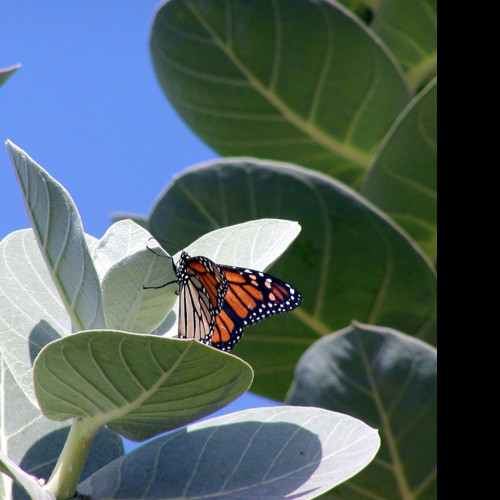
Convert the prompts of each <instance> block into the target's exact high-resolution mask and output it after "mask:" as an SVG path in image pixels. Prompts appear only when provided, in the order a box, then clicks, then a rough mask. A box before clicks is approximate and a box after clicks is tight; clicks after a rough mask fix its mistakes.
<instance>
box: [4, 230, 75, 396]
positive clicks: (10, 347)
mask: <svg viewBox="0 0 500 500" xmlns="http://www.w3.org/2000/svg"><path fill="white" fill-rule="evenodd" d="M0 311H2V314H1V315H0V352H1V353H2V354H3V356H4V357H5V360H6V362H7V364H8V366H9V368H10V370H11V371H12V375H13V376H14V378H15V379H16V382H17V384H18V385H19V386H20V387H21V389H22V391H23V392H24V393H25V394H26V397H27V398H28V399H29V400H30V401H31V403H32V404H33V405H35V406H37V402H36V398H35V394H34V392H33V379H32V372H31V369H32V365H33V362H34V360H35V358H36V356H37V355H38V353H39V352H40V350H41V349H42V347H43V346H44V345H46V344H48V343H49V342H51V341H53V340H56V339H58V338H60V337H62V336H65V335H68V334H69V333H71V321H70V318H69V316H68V314H67V312H66V309H65V308H64V305H63V303H62V301H61V298H60V297H59V294H58V293H57V289H56V287H55V285H54V284H53V282H52V279H51V277H50V274H49V270H48V269H47V266H46V265H45V262H44V260H43V257H42V254H41V253H40V249H39V248H38V244H37V242H36V239H35V236H34V234H33V231H32V230H31V229H23V230H21V231H16V232H14V233H11V234H9V235H8V236H6V237H5V238H4V239H3V240H2V241H1V242H0Z"/></svg>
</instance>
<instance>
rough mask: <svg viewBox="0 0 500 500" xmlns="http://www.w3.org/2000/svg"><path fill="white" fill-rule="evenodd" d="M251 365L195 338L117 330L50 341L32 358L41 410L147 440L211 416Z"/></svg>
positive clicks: (238, 389)
mask: <svg viewBox="0 0 500 500" xmlns="http://www.w3.org/2000/svg"><path fill="white" fill-rule="evenodd" d="M252 377H253V372H252V369H251V368H250V366H249V365H247V364H246V363H245V362H244V361H242V360H240V359H238V358H237V357H235V356H232V355H230V354H227V353H224V352H222V351H218V350H216V349H213V348H212V347H209V346H206V345H204V344H202V343H201V342H198V341H196V340H182V339H169V338H162V337H158V336H152V335H141V334H132V333H126V332H117V331H112V330H101V331H87V332H80V333H76V334H73V335H70V336H68V337H65V338H63V339H60V340H58V341H55V342H52V343H51V344H49V345H48V346H46V347H45V348H44V349H43V350H42V351H41V352H40V354H39V356H38V357H37V359H36V361H35V365H34V375H33V378H34V381H35V392H36V395H37V398H38V401H39V405H40V408H41V409H42V412H43V413H44V415H45V416H46V417H48V418H50V419H53V420H67V419H69V418H75V417H78V418H79V419H81V420H83V421H84V423H85V422H88V425H89V427H93V428H98V427H99V426H101V425H107V426H108V427H109V428H110V429H112V430H114V431H115V432H118V433H119V434H120V435H122V436H125V437H127V438H129V439H132V440H143V439H147V438H150V437H152V436H155V435H157V434H159V433H162V432H165V431H168V430H170V429H174V428H176V427H180V426H182V425H184V424H186V423H188V422H192V421H195V420H197V419H199V418H201V417H203V416H205V415H208V414H210V413H212V412H214V411H216V410H218V409H219V408H222V407H223V406H225V405H226V404H228V403H230V402H231V401H232V400H233V399H236V398H237V397H238V396H240V395H241V394H243V392H245V391H246V390H247V389H248V388H249V386H250V384H251V382H252Z"/></svg>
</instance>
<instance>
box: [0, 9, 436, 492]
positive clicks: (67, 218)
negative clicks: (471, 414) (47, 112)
mask: <svg viewBox="0 0 500 500" xmlns="http://www.w3.org/2000/svg"><path fill="white" fill-rule="evenodd" d="M435 25H436V2H435V1H434V0H398V1H397V2H396V1H394V2H389V1H388V2H349V1H347V0H346V1H345V2H342V4H341V3H336V2H334V1H333V0H319V1H314V2H313V1H311V0H297V1H294V2H290V1H287V0H277V1H275V2H268V1H265V0H255V1H253V2H246V1H244V0H231V1H230V2H217V1H216V0H204V1H197V0H183V1H181V0H169V1H166V2H164V3H163V4H161V5H160V6H159V8H158V9H157V11H156V13H155V17H154V21H153V25H152V28H151V34H150V49H151V56H152V62H153V66H154V69H155V73H156V77H157V78H158V81H159V83H160V85H161V88H162V90H163V91H164V93H165V95H166V97H167V98H168V99H169V101H170V102H171V104H172V105H173V106H174V107H175V109H176V110H177V112H178V113H179V115H180V116H181V117H182V118H183V119H184V120H185V122H186V123H187V124H188V125H189V126H190V127H191V129H192V130H193V131H194V132H195V133H196V134H197V135H198V136H199V137H200V138H201V139H202V140H204V141H205V142H206V143H207V144H208V145H209V146H210V147H212V148H213V149H214V150H215V151H217V152H218V153H219V154H221V156H223V158H221V159H218V160H214V161H210V162H207V163H204V164H201V165H196V166H194V167H191V168H188V169H186V170H185V171H183V172H181V173H180V175H177V176H176V177H175V179H174V180H173V181H172V183H171V184H169V185H168V186H167V187H165V188H164V190H163V191H162V192H161V194H160V196H159V197H158V198H157V199H156V201H155V203H154V205H153V207H152V209H151V212H150V213H149V214H148V215H147V216H141V215H137V214H128V213H125V212H123V213H116V214H114V215H113V223H112V225H111V226H110V227H109V229H108V230H107V232H106V233H105V234H104V236H102V238H100V239H97V238H95V237H93V236H91V235H89V234H86V233H85V232H84V229H83V224H82V220H81V218H80V215H79V213H78V210H77V208H76V206H75V204H74V202H73V200H72V198H71V196H70V194H69V193H68V192H67V191H66V189H65V188H64V187H63V186H62V185H61V184H60V183H59V182H58V181H57V180H56V179H54V178H53V177H52V176H51V175H50V174H49V173H48V172H47V171H46V170H45V169H44V168H42V167H41V166H40V165H38V164H37V163H36V161H35V160H33V159H32V158H31V157H30V156H29V155H28V154H27V153H26V152H25V151H23V150H22V149H21V148H20V147H18V146H17V145H15V144H13V143H12V142H11V141H9V140H7V142H6V146H7V151H8V154H9V156H10V159H11V162H12V165H13V167H14V172H15V174H16V176H17V179H18V181H19V186H20V188H21V193H22V196H23V198H24V201H25V205H26V208H27V212H28V215H29V219H30V221H31V226H32V227H31V228H29V229H20V230H18V231H15V232H13V233H11V234H9V235H7V236H6V237H5V238H4V239H3V240H2V241H1V242H0V363H1V368H2V369H1V372H0V373H1V377H2V378H1V387H2V392H1V398H0V411H1V418H0V422H1V424H0V425H1V433H0V445H1V446H0V472H1V475H0V477H1V478H2V481H1V483H0V496H1V497H2V498H16V499H18V498H33V499H60V500H63V499H69V498H155V499H168V498H201V497H203V498H213V499H216V498H242V497H245V498H247V497H250V496H252V497H253V498H262V499H266V498H292V497H293V498H301V499H306V498H316V497H319V496H321V497H322V498H332V499H334V498H350V499H366V498H378V499H395V498H401V499H404V500H414V499H433V498H436V481H437V473H436V357H437V350H436V347H435V345H436V342H437V334H436V262H437V251H436V241H437V230H436V213H435V212H436V209H435V206H436V189H435V187H436V186H435V184H436V181H435V177H436V175H435V170H436V149H437V147H436V131H435V129H436V127H435V121H436V119H435V114H436V95H437V76H436V64H435V62H436V46H435ZM410 27H411V29H410ZM16 69H17V67H15V68H14V67H13V68H9V69H8V70H6V71H3V72H2V71H0V84H2V83H4V82H5V81H6V80H7V77H9V76H10V75H11V74H12V73H13V72H14V70H16ZM14 80H15V79H14ZM10 84H12V82H9V85H10ZM213 193H217V196H213ZM256 193H258V196H256ZM200 207H203V209H202V210H201V208H200ZM207 215H209V216H207ZM171 242H175V244H176V245H180V248H179V247H172V246H171ZM151 250H153V251H151ZM182 251H185V252H187V253H188V254H189V255H191V256H203V257H205V258H208V259H210V260H212V261H213V262H216V263H218V264H221V265H225V266H238V267H241V268H245V269H251V270H255V271H256V272H257V273H259V272H264V271H267V270H268V269H269V268H270V267H271V266H272V274H273V276H278V277H280V278H281V279H284V280H286V282H288V283H293V285H294V286H296V287H297V289H298V290H300V293H301V296H302V297H303V303H302V304H301V305H300V307H297V308H296V309H293V310H291V309H292V307H288V308H284V309H283V311H281V309H280V310H279V312H285V310H286V311H288V312H286V314H280V315H277V316H275V317H272V318H269V319H266V320H265V321H263V322H261V323H259V324H258V325H252V326H251V327H250V328H249V329H248V332H247V331H246V329H245V333H244V336H243V338H242V339H241V341H240V342H239V343H238V344H237V345H236V346H234V344H231V347H234V349H233V350H232V351H231V352H223V351H222V350H220V349H216V348H214V347H213V346H211V345H209V343H208V344H205V343H203V342H199V341H197V340H196V339H185V338H179V336H178V331H179V326H178V318H179V296H178V294H179V286H178V283H177V280H178V277H177V275H176V268H175V265H174V266H173V265H172V262H173V263H174V264H175V263H178V262H179V260H180V258H181V255H182ZM162 256H165V257H168V258H161V257H162ZM252 276H253V275H252ZM248 279H249V280H251V279H252V278H248ZM165 283H171V284H172V285H173V286H161V285H162V284H165ZM280 283H281V282H280ZM259 286H260V285H259ZM264 286H265V285H264V284H262V287H264ZM220 290H222V293H224V292H225V288H224V287H221V288H220ZM294 293H295V292H294V291H293V290H292V297H293V296H294V295H293V294H294ZM296 297H298V296H296ZM298 302H299V301H298V300H297V304H298ZM297 304H295V305H297ZM295 305H294V307H295ZM212 313H213V314H214V315H216V314H218V313H219V309H217V310H214V311H212ZM259 314H260V316H259V319H261V316H262V317H264V313H259ZM183 331H185V330H183ZM186 336H189V335H186ZM248 390H251V391H253V392H255V393H257V394H260V395H262V396H266V397H268V398H271V399H273V400H275V401H277V402H280V404H279V405H277V406H271V407H263V408H253V409H246V410H242V411H239V412H236V413H231V414H225V415H219V416H215V417H214V416H213V415H212V414H214V413H215V412H216V411H218V410H220V409H221V408H223V407H224V406H226V405H228V404H229V403H230V402H231V401H234V400H235V399H236V398H238V397H239V396H241V395H242V394H244V393H245V392H246V391H248ZM124 439H125V440H128V441H134V442H140V443H141V444H138V445H137V446H136V447H135V448H134V449H133V450H132V451H130V452H128V453H125V451H124V444H123V443H124Z"/></svg>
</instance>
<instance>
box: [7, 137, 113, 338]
mask: <svg viewBox="0 0 500 500" xmlns="http://www.w3.org/2000/svg"><path fill="white" fill-rule="evenodd" d="M7 150H8V152H9V155H10V158H11V160H12V164H13V165H14V170H15V172H16V175H17V178H18V181H19V184H20V186H21V189H22V192H23V196H24V200H25V204H26V208H27V210H28V215H29V218H30V220H31V224H32V226H33V230H34V232H35V235H36V238H37V241H38V244H39V246H40V250H41V252H42V255H43V258H44V260H45V263H46V265H47V267H48V268H49V271H50V275H51V277H52V280H53V282H54V283H55V285H56V288H57V290H58V291H59V294H60V296H61V299H62V301H63V303H64V306H65V308H66V310H67V311H68V314H69V315H70V318H71V321H72V324H73V329H74V330H82V329H89V328H102V327H104V326H105V325H104V315H103V311H102V303H101V287H100V285H99V279H98V276H97V273H96V270H95V268H94V265H93V263H92V259H91V257H90V252H89V249H88V247H87V243H86V241H85V234H84V232H83V227H82V222H81V220H80V215H79V214H78V210H77V209H76V206H75V204H74V202H73V200H72V199H71V196H70V195H69V193H68V192H67V191H66V189H65V188H64V187H63V186H61V184H59V183H58V182H57V181H56V180H55V179H54V178H52V177H51V176H50V175H49V174H48V173H47V172H46V171H45V170H44V169H43V168H42V167H40V165H38V164H37V163H36V162H35V161H34V160H32V159H31V158H30V157H29V156H28V155H27V154H26V153H25V152H24V151H23V150H22V149H20V148H19V147H17V146H16V145H14V144H13V143H12V142H10V141H7Z"/></svg>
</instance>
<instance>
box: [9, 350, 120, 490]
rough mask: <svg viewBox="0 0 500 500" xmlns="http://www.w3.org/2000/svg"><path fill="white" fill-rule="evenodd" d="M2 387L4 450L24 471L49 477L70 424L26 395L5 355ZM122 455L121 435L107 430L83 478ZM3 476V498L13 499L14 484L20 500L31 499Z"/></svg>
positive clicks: (88, 459) (94, 449)
mask: <svg viewBox="0 0 500 500" xmlns="http://www.w3.org/2000/svg"><path fill="white" fill-rule="evenodd" d="M0 387H1V388H2V389H1V397H0V419H1V422H2V432H1V434H0V449H1V450H2V452H3V453H4V454H5V455H7V456H8V457H9V459H10V460H12V461H13V462H14V463H16V464H18V465H19V466H20V467H21V469H22V470H23V471H24V472H26V473H28V474H31V475H32V476H36V477H37V478H42V479H48V477H49V475H50V474H51V472H52V469H53V468H54V466H55V464H56V461H57V458H58V456H59V454H60V453H61V450H62V448H63V445H64V442H65V440H66V436H67V435H68V430H69V427H68V425H67V424H66V423H64V424H63V423H61V422H54V421H50V420H47V419H46V418H45V417H43V415H42V414H41V413H40V410H39V409H38V408H37V407H35V406H34V405H33V404H32V403H31V402H30V401H29V400H28V399H27V398H26V395H25V394H24V392H23V391H22V389H21V387H19V385H18V384H17V382H16V380H15V379H14V377H13V376H12V374H11V373H10V370H9V369H8V367H7V364H6V363H5V361H4V359H3V357H2V356H1V355H0ZM122 454H123V442H122V440H121V438H120V437H119V436H117V435H116V434H114V433H112V432H111V431H109V430H108V429H104V430H103V431H102V432H101V433H99V435H98V436H97V438H96V439H95V441H94V444H93V446H92V448H91V450H90V453H89V455H88V457H87V461H86V464H85V467H84V468H83V471H82V475H81V479H82V480H83V479H84V478H86V477H89V476H90V475H91V474H93V473H94V472H95V471H97V470H99V469H100V468H102V467H103V466H104V465H106V464H107V463H109V462H110V461H112V460H114V459H115V458H117V457H119V456H120V455H122ZM0 477H1V479H2V480H1V481H0V498H10V495H11V489H12V486H14V490H13V491H14V498H16V500H20V499H24V498H28V497H27V496H26V494H23V493H22V492H21V490H20V487H19V486H15V485H13V484H9V483H10V480H9V479H8V478H7V476H0Z"/></svg>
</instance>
